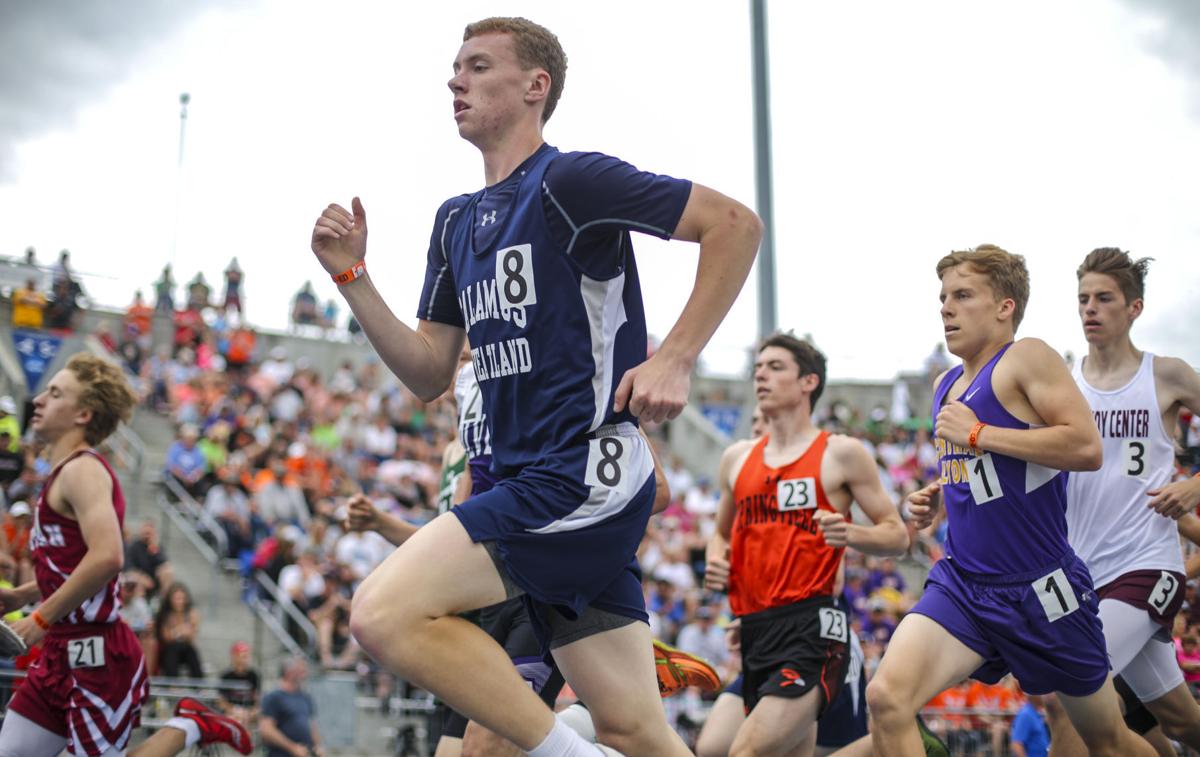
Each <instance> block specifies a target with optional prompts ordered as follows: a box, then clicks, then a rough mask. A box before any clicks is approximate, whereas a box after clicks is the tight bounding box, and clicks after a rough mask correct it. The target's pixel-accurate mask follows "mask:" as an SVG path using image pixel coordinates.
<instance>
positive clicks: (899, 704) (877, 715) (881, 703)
mask: <svg viewBox="0 0 1200 757" xmlns="http://www.w3.org/2000/svg"><path fill="white" fill-rule="evenodd" d="M867 708H868V709H869V710H870V711H871V717H872V718H873V719H874V720H875V721H876V722H878V723H881V724H885V725H886V724H890V723H894V722H896V721H898V720H907V719H909V718H911V717H913V716H914V715H916V713H917V707H915V706H914V705H913V703H912V702H911V701H909V699H908V697H906V696H905V692H903V691H901V690H900V687H898V686H896V685H895V683H894V682H893V681H892V680H891V679H890V678H889V677H888V676H881V675H877V676H876V677H875V678H872V679H871V681H870V682H869V683H868V684H867Z"/></svg>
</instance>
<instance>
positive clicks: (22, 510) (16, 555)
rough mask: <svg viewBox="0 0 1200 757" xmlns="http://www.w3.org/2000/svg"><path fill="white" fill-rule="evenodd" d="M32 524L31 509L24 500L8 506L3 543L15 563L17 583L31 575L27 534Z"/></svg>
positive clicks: (30, 577) (24, 580)
mask: <svg viewBox="0 0 1200 757" xmlns="http://www.w3.org/2000/svg"><path fill="white" fill-rule="evenodd" d="M32 525H33V511H32V510H30V509H29V504H28V503H26V502H25V501H23V500H22V501H18V502H14V503H13V504H12V507H10V508H8V513H7V514H6V515H5V516H4V545H5V551H6V552H7V553H8V556H9V557H11V558H12V561H13V563H14V564H15V565H16V571H17V576H16V577H17V581H16V583H17V585H18V586H20V585H21V584H23V583H25V582H27V581H29V580H31V579H32V577H33V563H32V561H31V559H30V555H29V535H30V530H31V528H32Z"/></svg>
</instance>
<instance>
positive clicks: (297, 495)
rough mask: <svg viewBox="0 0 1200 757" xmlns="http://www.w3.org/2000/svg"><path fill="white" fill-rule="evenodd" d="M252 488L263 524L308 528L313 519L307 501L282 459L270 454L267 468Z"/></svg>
mask: <svg viewBox="0 0 1200 757" xmlns="http://www.w3.org/2000/svg"><path fill="white" fill-rule="evenodd" d="M252 486H253V489H254V499H255V501H256V502H257V503H258V513H259V517H261V518H262V519H263V522H265V523H266V524H267V525H269V526H271V527H272V528H274V527H277V526H278V525H282V524H285V523H290V524H292V525H294V526H300V527H301V528H308V523H309V520H310V519H311V516H310V514H309V511H308V502H306V501H305V499H304V492H303V491H302V490H301V489H300V485H299V483H297V481H296V478H295V476H293V475H291V474H290V473H289V472H288V469H287V465H286V463H285V462H284V459H283V458H282V457H280V456H279V455H271V456H270V457H269V458H268V463H267V467H266V468H264V469H263V470H261V471H259V472H258V473H257V474H256V475H255V477H254V483H253V484H252Z"/></svg>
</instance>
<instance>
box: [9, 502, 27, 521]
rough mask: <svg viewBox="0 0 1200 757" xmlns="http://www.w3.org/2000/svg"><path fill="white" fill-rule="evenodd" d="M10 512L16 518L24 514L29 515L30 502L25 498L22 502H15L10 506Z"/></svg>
mask: <svg viewBox="0 0 1200 757" xmlns="http://www.w3.org/2000/svg"><path fill="white" fill-rule="evenodd" d="M8 514H9V515H11V516H13V517H14V518H19V517H21V516H22V515H29V514H30V510H29V503H27V502H25V501H24V500H22V501H20V502H14V503H13V504H12V507H10V508H8Z"/></svg>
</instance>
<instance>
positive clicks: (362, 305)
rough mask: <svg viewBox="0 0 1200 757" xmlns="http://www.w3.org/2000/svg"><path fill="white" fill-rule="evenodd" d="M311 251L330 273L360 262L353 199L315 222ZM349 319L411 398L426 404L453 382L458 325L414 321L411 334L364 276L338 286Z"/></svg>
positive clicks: (362, 249) (359, 211) (363, 220)
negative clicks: (348, 206) (415, 324)
mask: <svg viewBox="0 0 1200 757" xmlns="http://www.w3.org/2000/svg"><path fill="white" fill-rule="evenodd" d="M312 250H313V252H314V253H315V254H316V256H317V259H318V260H319V261H320V262H321V265H322V266H324V267H325V270H326V271H328V272H329V273H330V274H331V275H334V276H336V275H338V274H340V273H342V272H343V271H346V270H348V269H350V268H351V267H352V266H354V265H356V264H358V263H362V262H364V261H365V259H366V254H367V214H366V211H365V210H364V209H363V206H362V203H361V202H360V201H359V199H358V198H357V197H356V198H354V201H353V202H352V203H351V210H350V211H348V210H346V209H345V208H343V207H341V206H339V205H330V206H329V207H327V208H326V209H325V210H324V211H323V212H322V213H321V217H320V218H318V219H317V222H316V224H315V226H314V227H313V233H312ZM339 289H340V291H341V293H342V296H343V297H344V298H345V299H346V302H347V304H349V305H350V310H351V311H353V313H354V317H355V319H357V320H358V322H359V324H360V325H361V326H362V328H363V333H364V334H366V335H367V339H369V340H370V342H371V346H372V347H374V348H375V351H376V352H378V353H379V357H380V359H382V360H383V362H384V364H385V365H386V366H387V367H388V369H389V370H390V371H391V372H392V373H393V374H395V375H396V377H397V378H399V379H400V381H401V382H403V384H404V385H405V386H406V387H407V388H408V389H409V390H411V391H412V392H413V393H414V394H416V395H417V396H418V397H420V398H421V399H422V400H424V401H425V402H432V401H433V400H434V399H436V398H437V397H438V396H440V395H441V394H442V392H444V391H446V387H448V386H449V385H450V382H451V381H453V380H454V372H455V370H456V368H457V365H458V355H459V353H460V352H461V350H462V344H463V339H464V338H465V332H464V331H463V329H462V328H461V327H460V326H455V325H450V324H448V323H441V322H437V321H429V320H423V319H422V320H419V321H418V323H417V328H416V330H414V329H412V328H410V327H409V326H408V325H407V324H405V323H404V322H402V321H401V320H400V319H399V318H397V317H396V316H395V314H393V313H392V310H391V308H389V307H388V305H387V303H386V302H384V300H383V296H382V295H380V294H379V291H378V290H377V289H376V288H375V284H374V283H373V282H372V281H371V275H370V274H369V273H364V274H363V275H361V276H359V277H358V278H356V279H353V280H351V281H350V282H348V283H345V284H342V285H340V286H339Z"/></svg>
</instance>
